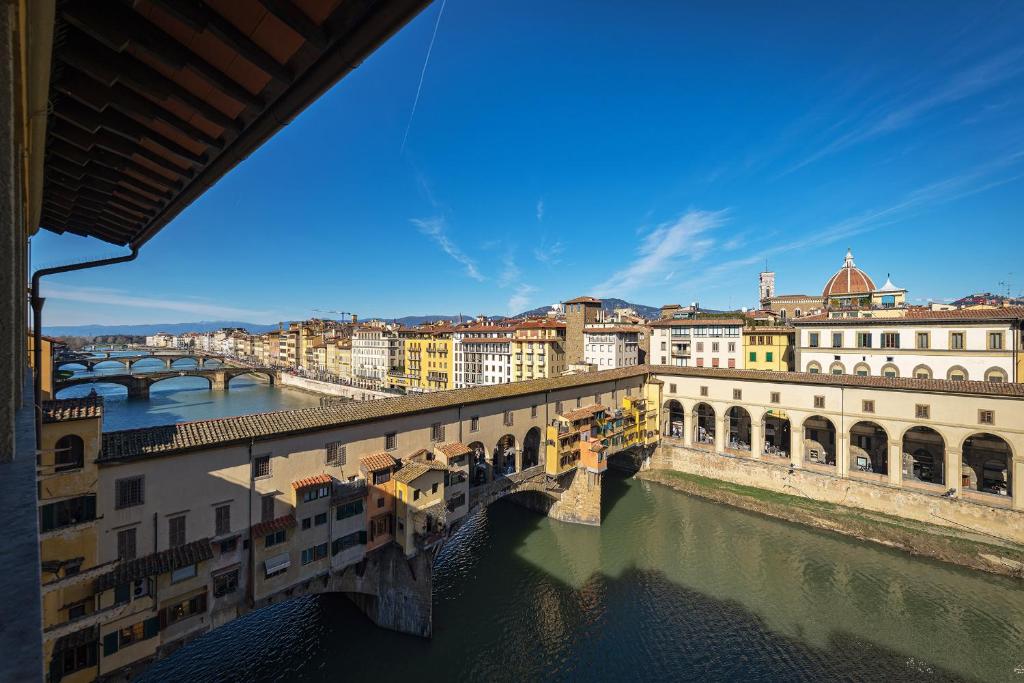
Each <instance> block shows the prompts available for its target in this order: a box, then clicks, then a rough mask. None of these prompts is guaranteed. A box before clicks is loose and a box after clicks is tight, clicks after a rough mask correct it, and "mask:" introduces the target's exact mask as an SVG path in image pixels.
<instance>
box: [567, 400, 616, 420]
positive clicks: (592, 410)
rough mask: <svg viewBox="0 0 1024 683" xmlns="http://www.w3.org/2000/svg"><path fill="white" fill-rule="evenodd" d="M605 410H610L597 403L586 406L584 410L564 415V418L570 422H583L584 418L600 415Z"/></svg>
mask: <svg viewBox="0 0 1024 683" xmlns="http://www.w3.org/2000/svg"><path fill="white" fill-rule="evenodd" d="M603 410H608V408H606V407H605V406H603V405H600V404H597V403H595V404H594V405H589V406H584V407H582V408H577V409H576V410H571V411H569V412H568V413H566V414H565V415H562V417H564V418H565V419H566V420H568V421H569V422H575V421H576V420H582V419H584V418H588V417H591V416H592V415H595V414H597V413H600V412H601V411H603Z"/></svg>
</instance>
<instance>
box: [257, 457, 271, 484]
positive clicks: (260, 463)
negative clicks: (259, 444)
mask: <svg viewBox="0 0 1024 683" xmlns="http://www.w3.org/2000/svg"><path fill="white" fill-rule="evenodd" d="M270 474H271V470H270V456H269V455H260V456H257V457H256V458H254V459H253V461H252V476H253V477H254V478H256V479H259V478H261V477H269V476H270Z"/></svg>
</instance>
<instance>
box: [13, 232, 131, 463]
mask: <svg viewBox="0 0 1024 683" xmlns="http://www.w3.org/2000/svg"><path fill="white" fill-rule="evenodd" d="M131 250H132V251H131V253H130V254H125V255H124V256H115V257H113V258H105V259H99V260H97V261H84V262H82V263H72V264H70V265H67V266H56V267H54V268H40V269H39V270H37V271H36V272H34V273H32V292H31V304H32V365H33V366H34V368H35V377H34V378H33V383H32V389H33V401H34V405H35V409H36V447H37V448H38V447H39V444H40V443H42V436H43V430H42V424H43V402H42V394H43V375H42V364H43V304H44V303H45V302H46V299H44V298H43V297H41V296H40V295H39V284H40V282H39V281H40V280H41V279H42V278H43V276H45V275H55V274H56V273H68V272H71V271H73V270H85V269H86V268H99V267H100V266H109V265H112V264H114V263H124V262H126V261H134V260H135V258H136V257H137V256H138V255H139V248H138V247H136V246H134V245H133V246H132V247H131Z"/></svg>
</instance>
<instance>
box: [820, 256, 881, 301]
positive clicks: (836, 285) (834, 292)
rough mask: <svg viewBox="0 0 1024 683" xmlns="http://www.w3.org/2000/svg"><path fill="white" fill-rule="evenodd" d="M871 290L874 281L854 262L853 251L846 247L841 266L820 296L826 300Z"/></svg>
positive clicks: (868, 292)
mask: <svg viewBox="0 0 1024 683" xmlns="http://www.w3.org/2000/svg"><path fill="white" fill-rule="evenodd" d="M873 291H875V283H874V282H873V281H872V280H871V278H870V277H869V276H868V274H867V273H865V272H864V271H863V270H861V269H860V268H858V267H857V266H856V264H854V262H853V252H851V251H850V250H849V249H848V250H847V251H846V260H845V262H844V263H843V267H842V268H840V269H839V272H837V273H836V274H835V275H833V276H832V277H831V279H829V281H828V283H827V284H826V285H825V289H824V290H823V291H822V293H821V296H822V298H823V299H824V300H825V301H826V302H828V300H829V299H832V298H835V297H840V296H849V295H851V294H870V293H871V292H873Z"/></svg>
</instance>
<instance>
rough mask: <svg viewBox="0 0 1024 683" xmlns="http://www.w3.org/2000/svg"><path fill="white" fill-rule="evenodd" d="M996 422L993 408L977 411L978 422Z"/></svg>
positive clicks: (987, 423)
mask: <svg viewBox="0 0 1024 683" xmlns="http://www.w3.org/2000/svg"><path fill="white" fill-rule="evenodd" d="M995 423H996V413H995V411H994V410H979V411H978V424H983V425H994V424H995Z"/></svg>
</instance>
